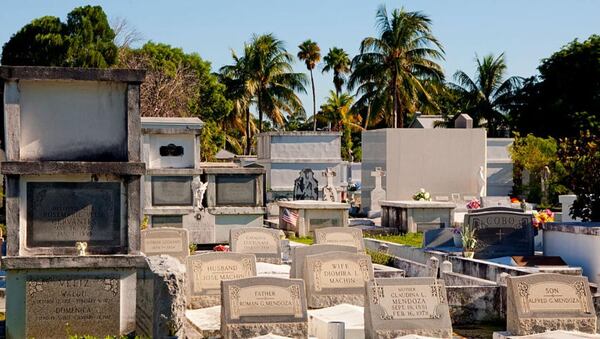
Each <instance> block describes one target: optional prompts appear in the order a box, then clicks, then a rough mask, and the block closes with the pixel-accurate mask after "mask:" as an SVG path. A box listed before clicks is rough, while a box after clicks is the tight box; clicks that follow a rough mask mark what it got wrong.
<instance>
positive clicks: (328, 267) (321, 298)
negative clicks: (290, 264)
mask: <svg viewBox="0 0 600 339" xmlns="http://www.w3.org/2000/svg"><path fill="white" fill-rule="evenodd" d="M373 277H374V273H373V265H372V264H371V257H370V256H368V255H366V254H358V253H349V252H325V253H320V254H313V255H308V256H306V258H305V259H304V281H305V282H306V297H307V300H308V306H309V307H311V308H323V307H329V306H334V305H337V304H344V303H345V304H353V305H358V306H363V304H364V299H365V290H364V288H365V283H366V282H367V281H370V280H373Z"/></svg>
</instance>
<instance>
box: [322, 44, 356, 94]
mask: <svg viewBox="0 0 600 339" xmlns="http://www.w3.org/2000/svg"><path fill="white" fill-rule="evenodd" d="M323 61H325V67H323V73H325V72H330V71H332V70H333V85H334V86H335V93H337V95H340V93H341V92H342V86H343V85H344V82H346V74H347V73H350V58H349V57H348V53H346V51H344V50H343V49H341V48H337V47H333V48H330V49H329V52H328V53H327V55H326V56H325V57H324V58H323Z"/></svg>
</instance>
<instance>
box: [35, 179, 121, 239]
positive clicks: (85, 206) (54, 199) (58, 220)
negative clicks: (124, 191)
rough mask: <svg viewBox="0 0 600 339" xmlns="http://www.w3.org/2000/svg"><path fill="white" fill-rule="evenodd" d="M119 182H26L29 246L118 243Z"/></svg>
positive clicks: (119, 222)
mask: <svg viewBox="0 0 600 339" xmlns="http://www.w3.org/2000/svg"><path fill="white" fill-rule="evenodd" d="M120 193H121V184H120V183H119V182H29V183H27V246H28V247H44V246H48V247H50V246H75V243H76V242H81V241H85V242H87V243H88V244H89V245H91V246H111V245H112V246H118V245H120V242H121V197H120Z"/></svg>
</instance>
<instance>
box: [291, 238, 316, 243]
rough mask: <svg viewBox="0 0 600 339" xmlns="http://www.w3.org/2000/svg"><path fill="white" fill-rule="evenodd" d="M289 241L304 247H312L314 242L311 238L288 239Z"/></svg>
mask: <svg viewBox="0 0 600 339" xmlns="http://www.w3.org/2000/svg"><path fill="white" fill-rule="evenodd" d="M289 240H290V241H295V242H299V243H301V244H305V245H312V244H313V242H314V240H313V238H312V237H290V238H289Z"/></svg>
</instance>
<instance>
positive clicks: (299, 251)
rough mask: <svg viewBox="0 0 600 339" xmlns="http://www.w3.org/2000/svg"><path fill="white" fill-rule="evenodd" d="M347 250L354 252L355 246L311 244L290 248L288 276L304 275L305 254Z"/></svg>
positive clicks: (300, 277) (300, 276)
mask: <svg viewBox="0 0 600 339" xmlns="http://www.w3.org/2000/svg"><path fill="white" fill-rule="evenodd" d="M336 251H342V252H348V253H356V247H354V246H344V245H329V244H321V245H311V246H296V247H293V248H292V265H291V268H290V278H298V279H302V278H303V277H304V273H303V272H304V259H305V258H306V256H307V255H313V254H319V253H325V252H336Z"/></svg>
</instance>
